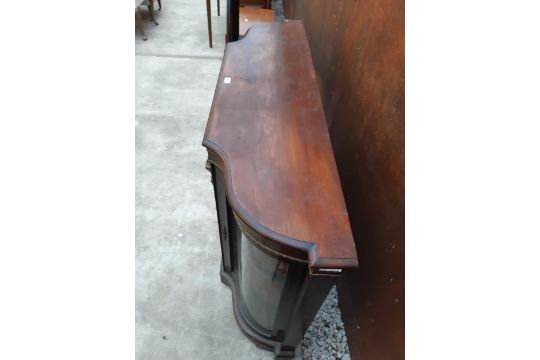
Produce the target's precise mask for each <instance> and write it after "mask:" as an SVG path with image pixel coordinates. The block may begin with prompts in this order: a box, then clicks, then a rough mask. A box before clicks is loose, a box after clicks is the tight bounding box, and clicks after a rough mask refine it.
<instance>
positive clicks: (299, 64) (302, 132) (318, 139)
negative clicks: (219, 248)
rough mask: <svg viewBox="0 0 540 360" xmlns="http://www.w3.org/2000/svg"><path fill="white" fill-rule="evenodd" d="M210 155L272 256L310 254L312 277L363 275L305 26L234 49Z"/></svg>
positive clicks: (213, 119) (264, 32)
mask: <svg viewBox="0 0 540 360" xmlns="http://www.w3.org/2000/svg"><path fill="white" fill-rule="evenodd" d="M203 145H204V146H206V147H207V148H208V151H209V159H210V160H211V161H213V162H215V163H216V164H217V165H218V166H220V167H223V168H224V172H225V177H226V187H227V198H228V200H229V203H230V205H231V207H232V208H233V210H234V211H235V214H236V215H237V216H238V217H239V218H240V221H241V223H244V224H245V225H247V226H248V227H249V228H250V229H251V230H252V232H253V233H255V234H258V235H260V236H261V238H262V239H263V241H264V242H265V243H264V245H265V246H268V247H270V248H272V249H274V250H277V251H285V252H286V253H287V252H288V251H289V250H290V253H293V254H298V252H301V253H305V254H306V255H307V256H306V257H307V259H308V261H309V265H310V267H311V268H312V269H318V268H347V267H356V266H357V265H358V262H357V255H356V249H355V245H354V240H353V237H352V233H351V228H350V224H349V219H348V215H347V211H346V207H345V202H344V198H343V194H342V190H341V184H340V180H339V176H338V173H337V168H336V163H335V160H334V155H333V152H332V146H331V143H330V137H329V134H328V130H327V127H326V120H325V116H324V112H323V107H322V102H321V98H320V94H319V87H318V84H317V81H316V77H315V72H314V69H313V63H312V59H311V55H310V51H309V46H308V42H307V39H306V34H305V30H304V26H303V24H302V22H300V21H289V22H284V23H271V24H259V25H255V26H254V27H253V28H251V29H250V31H249V32H248V33H247V36H246V37H245V38H244V39H242V40H240V41H237V42H232V43H228V44H227V47H226V51H225V57H224V61H223V64H222V69H221V73H220V76H219V79H218V84H217V87H216V92H215V95H214V101H213V104H212V109H211V112H210V117H209V121H208V125H207V129H206V133H205V138H204V141H203Z"/></svg>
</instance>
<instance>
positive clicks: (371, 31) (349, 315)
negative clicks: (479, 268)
mask: <svg viewBox="0 0 540 360" xmlns="http://www.w3.org/2000/svg"><path fill="white" fill-rule="evenodd" d="M284 8H285V17H286V18H287V19H301V20H303V21H304V23H305V27H306V32H307V35H308V38H309V42H310V47H311V52H312V55H313V61H314V64H315V68H316V70H317V72H318V76H319V83H320V87H321V93H322V98H323V102H324V106H325V112H326V116H327V121H328V126H329V130H330V136H331V139H332V145H333V147H334V153H335V156H336V161H337V164H338V168H339V174H340V178H341V183H342V186H343V192H344V194H345V199H346V203H347V209H348V212H349V218H350V221H351V225H352V229H353V234H354V237H355V242H356V247H357V251H358V258H359V263H360V268H359V269H358V270H356V271H354V272H352V273H349V274H348V275H347V276H345V278H344V279H343V280H342V281H341V282H340V283H339V285H338V290H339V297H340V303H341V308H342V311H343V317H344V321H345V327H346V331H347V336H348V339H349V348H350V350H351V355H352V358H353V359H361V360H372V359H373V360H385V359H403V358H404V357H405V355H404V354H405V193H404V192H405V179H404V175H405V154H404V153H405V149H404V146H405V134H404V131H405V121H404V120H405V119H404V114H405V99H404V95H405V94H404V92H405V91H404V80H405V79H404V78H405V64H404V63H405V59H404V54H405V44H404V42H405V41H404V32H405V27H404V25H405V4H404V0H385V1H381V0H284Z"/></svg>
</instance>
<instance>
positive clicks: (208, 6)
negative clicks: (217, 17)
mask: <svg viewBox="0 0 540 360" xmlns="http://www.w3.org/2000/svg"><path fill="white" fill-rule="evenodd" d="M210 10H211V9H210V0H206V21H207V22H208V43H209V44H210V47H212V17H211V16H210V15H211V14H210Z"/></svg>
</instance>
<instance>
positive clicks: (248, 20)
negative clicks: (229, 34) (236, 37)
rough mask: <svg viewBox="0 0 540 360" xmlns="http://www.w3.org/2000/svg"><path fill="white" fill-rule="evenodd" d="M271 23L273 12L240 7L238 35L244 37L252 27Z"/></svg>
mask: <svg viewBox="0 0 540 360" xmlns="http://www.w3.org/2000/svg"><path fill="white" fill-rule="evenodd" d="M272 21H274V10H270V9H254V8H249V7H241V8H240V16H239V31H238V33H239V34H240V35H242V36H244V35H246V32H247V31H248V30H249V29H250V28H251V27H252V26H254V25H257V24H260V23H269V22H272Z"/></svg>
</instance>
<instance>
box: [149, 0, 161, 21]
mask: <svg viewBox="0 0 540 360" xmlns="http://www.w3.org/2000/svg"><path fill="white" fill-rule="evenodd" d="M148 9H149V10H150V20H152V22H153V23H154V24H156V25H159V24H158V22H157V21H156V18H155V17H154V0H149V1H148Z"/></svg>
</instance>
